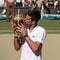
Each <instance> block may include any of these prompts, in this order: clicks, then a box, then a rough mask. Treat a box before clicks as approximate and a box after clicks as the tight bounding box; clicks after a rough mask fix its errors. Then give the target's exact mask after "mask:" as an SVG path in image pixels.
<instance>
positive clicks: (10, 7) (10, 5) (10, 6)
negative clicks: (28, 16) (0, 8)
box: [5, 0, 15, 20]
mask: <svg viewBox="0 0 60 60" xmlns="http://www.w3.org/2000/svg"><path fill="white" fill-rule="evenodd" d="M5 1H6V3H7V13H6V15H7V19H8V20H9V19H10V14H12V19H13V18H14V15H15V0H5ZM11 11H12V12H11Z"/></svg>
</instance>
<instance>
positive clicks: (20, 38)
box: [13, 9, 23, 41]
mask: <svg viewBox="0 0 60 60" xmlns="http://www.w3.org/2000/svg"><path fill="white" fill-rule="evenodd" d="M22 17H23V16H22V15H21V13H20V9H18V14H17V16H15V17H14V20H13V23H14V24H15V26H16V27H17V26H18V24H21V23H23V21H22ZM16 29H17V28H16ZM16 29H15V30H16ZM15 36H16V37H17V38H18V39H19V40H21V41H22V40H23V36H22V34H21V33H19V32H18V33H17V34H15Z"/></svg>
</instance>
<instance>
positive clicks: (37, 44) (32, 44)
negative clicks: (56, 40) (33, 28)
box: [25, 37, 42, 52]
mask: <svg viewBox="0 0 60 60" xmlns="http://www.w3.org/2000/svg"><path fill="white" fill-rule="evenodd" d="M25 39H26V41H27V43H28V44H29V46H30V48H31V49H32V51H34V52H36V51H38V49H39V47H40V46H41V45H42V43H40V42H37V41H35V42H33V41H32V40H31V39H30V38H29V37H25Z"/></svg>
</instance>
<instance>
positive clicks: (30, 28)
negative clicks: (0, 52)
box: [29, 24, 37, 30]
mask: <svg viewBox="0 0 60 60" xmlns="http://www.w3.org/2000/svg"><path fill="white" fill-rule="evenodd" d="M36 25H37V24H35V25H31V26H30V27H29V30H33V28H35V27H36Z"/></svg>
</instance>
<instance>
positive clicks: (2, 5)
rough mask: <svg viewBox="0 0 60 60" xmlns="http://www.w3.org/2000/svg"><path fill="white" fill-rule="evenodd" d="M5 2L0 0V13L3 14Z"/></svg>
mask: <svg viewBox="0 0 60 60" xmlns="http://www.w3.org/2000/svg"><path fill="white" fill-rule="evenodd" d="M5 7H6V3H5V1H4V0H0V8H2V11H1V12H0V14H5V13H6V9H5Z"/></svg>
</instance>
